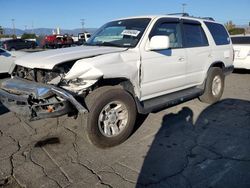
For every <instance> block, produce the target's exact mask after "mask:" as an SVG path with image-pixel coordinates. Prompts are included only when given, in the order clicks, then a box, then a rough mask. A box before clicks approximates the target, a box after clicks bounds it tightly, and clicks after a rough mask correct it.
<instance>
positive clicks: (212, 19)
mask: <svg viewBox="0 0 250 188" xmlns="http://www.w3.org/2000/svg"><path fill="white" fill-rule="evenodd" d="M201 19H204V20H211V21H215V20H214V18H212V17H202V18H201Z"/></svg>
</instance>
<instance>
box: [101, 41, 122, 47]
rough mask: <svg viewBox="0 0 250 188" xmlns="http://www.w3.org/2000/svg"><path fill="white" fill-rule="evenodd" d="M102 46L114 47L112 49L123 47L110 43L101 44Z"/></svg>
mask: <svg viewBox="0 0 250 188" xmlns="http://www.w3.org/2000/svg"><path fill="white" fill-rule="evenodd" d="M101 45H102V46H114V47H120V48H121V47H124V46H121V45H119V44H115V43H112V42H104V43H102V44H101Z"/></svg>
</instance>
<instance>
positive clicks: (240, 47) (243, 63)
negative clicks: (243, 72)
mask: <svg viewBox="0 0 250 188" xmlns="http://www.w3.org/2000/svg"><path fill="white" fill-rule="evenodd" d="M231 39H232V42H233V48H234V53H235V58H234V67H235V68H237V69H249V70H250V36H231Z"/></svg>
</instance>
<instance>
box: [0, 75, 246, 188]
mask: <svg viewBox="0 0 250 188" xmlns="http://www.w3.org/2000/svg"><path fill="white" fill-rule="evenodd" d="M80 122H81V117H79V118H78V119H77V120H74V119H72V118H69V117H67V116H64V117H61V118H57V119H47V120H40V121H35V122H28V121H26V120H24V119H22V118H20V117H19V116H17V115H15V114H13V113H11V112H8V110H7V109H6V108H4V107H3V106H1V105H0V187H6V188H10V187H15V188H16V187H31V188H33V187H34V188H37V187H119V188H120V187H164V188H168V187H174V188H177V187H178V188H179V187H180V188H182V187H183V188H185V187H190V188H191V187H192V188H206V187H207V188H208V187H209V188H212V187H213V188H216V187H218V188H221V187H227V188H230V187H232V188H233V187H239V188H248V187H250V147H249V146H250V72H249V71H237V72H235V73H233V74H231V75H230V76H228V77H227V78H226V84H225V91H224V94H223V99H222V100H221V101H220V102H218V103H216V104H214V105H208V104H204V103H201V102H200V101H199V100H198V99H195V100H191V101H189V102H186V103H183V104H180V105H177V106H175V107H172V108H168V109H166V110H162V111H160V112H157V113H152V114H149V115H148V116H141V117H140V118H139V119H138V121H137V125H136V130H135V131H134V133H133V134H132V135H131V137H130V138H129V139H128V140H127V141H126V142H125V143H123V144H121V145H119V146H117V147H114V148H110V149H105V150H103V149H98V148H96V147H94V146H92V145H89V144H87V143H86V142H85V141H84V139H83V138H82V137H81V136H80V135H79V134H78V133H79V131H80V128H79V127H80V124H81V123H80Z"/></svg>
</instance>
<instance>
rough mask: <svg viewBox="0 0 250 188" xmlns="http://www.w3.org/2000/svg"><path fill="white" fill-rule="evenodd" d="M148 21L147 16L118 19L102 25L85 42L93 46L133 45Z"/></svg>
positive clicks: (128, 46)
mask: <svg viewBox="0 0 250 188" xmlns="http://www.w3.org/2000/svg"><path fill="white" fill-rule="evenodd" d="M149 22H150V19H149V18H137V19H127V20H118V21H113V22H109V23H107V24H105V25H104V26H102V27H101V28H100V29H99V30H98V31H97V32H96V33H95V34H94V35H93V36H92V37H91V38H90V39H89V40H88V41H87V43H86V45H93V46H95V45H96V46H116V47H126V48H131V47H135V46H136V45H137V44H138V42H139V41H140V39H141V37H142V35H143V33H144V31H145V29H146V28H147V26H148V24H149Z"/></svg>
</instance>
